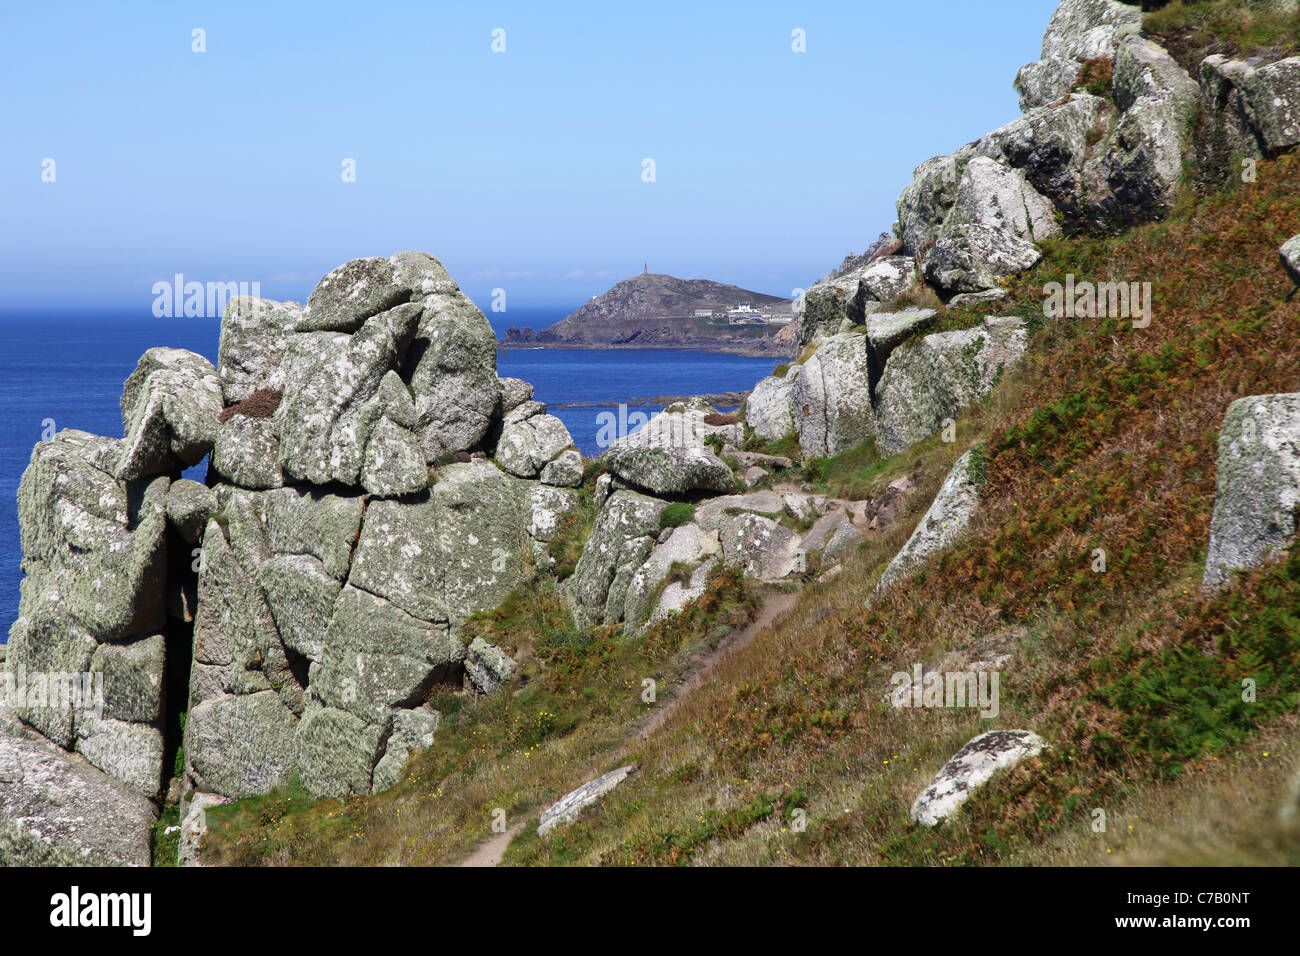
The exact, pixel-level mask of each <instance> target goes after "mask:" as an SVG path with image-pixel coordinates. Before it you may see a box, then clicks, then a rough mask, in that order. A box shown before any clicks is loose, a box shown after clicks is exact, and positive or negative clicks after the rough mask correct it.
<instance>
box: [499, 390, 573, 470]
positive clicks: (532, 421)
mask: <svg viewBox="0 0 1300 956" xmlns="http://www.w3.org/2000/svg"><path fill="white" fill-rule="evenodd" d="M534 404H540V403H533V402H526V403H524V404H523V405H521V406H519V407H518V408H517V409H515V410H514V411H512V412H509V413H507V415H506V416H505V419H504V421H503V423H502V428H501V438H500V440H498V442H497V450H496V460H497V464H499V465H500V466H501V467H502V468H504V469H505V470H506V471H508V472H510V474H512V475H515V476H516V477H519V478H536V477H537V476H538V475H539V474H541V472H542V470H543V469H544V468H545V467H546V466H547V465H548V464H550V463H551V462H552V461H553V460H554V459H555V458H556V457H558V456H559V454H560V452H562V451H566V450H567V449H569V448H572V447H573V436H572V435H570V434H569V429H568V428H566V427H565V425H564V422H562V421H560V420H559V419H558V418H556V417H555V416H554V415H547V414H546V413H545V408H546V406H545V405H542V406H541V408H542V411H540V412H537V413H535V414H529V412H531V411H533V409H532V408H531V407H530V406H532V405H534Z"/></svg>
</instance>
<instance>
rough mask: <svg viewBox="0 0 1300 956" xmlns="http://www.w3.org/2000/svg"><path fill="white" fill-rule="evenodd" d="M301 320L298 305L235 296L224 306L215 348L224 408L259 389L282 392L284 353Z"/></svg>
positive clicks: (295, 303)
mask: <svg viewBox="0 0 1300 956" xmlns="http://www.w3.org/2000/svg"><path fill="white" fill-rule="evenodd" d="M301 318H302V306H301V305H300V304H299V303H297V302H273V301H271V300H270V299H255V298H253V297H252V296H242V295H241V296H235V297H234V298H232V299H230V300H229V301H228V302H227V303H226V313H225V315H224V316H223V317H222V319H221V341H220V344H219V345H218V346H217V375H218V377H219V378H220V379H221V391H222V394H223V395H224V396H225V400H226V404H227V405H234V404H235V403H236V402H242V401H245V400H246V399H248V398H249V397H250V396H251V395H252V394H253V393H254V392H255V391H257V390H258V389H259V388H268V389H283V388H284V367H283V365H282V363H283V361H284V353H285V350H286V349H287V348H288V345H289V339H290V337H291V336H292V334H293V330H294V326H295V325H296V324H297V323H298V321H299V319H301Z"/></svg>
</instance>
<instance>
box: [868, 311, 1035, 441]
mask: <svg viewBox="0 0 1300 956" xmlns="http://www.w3.org/2000/svg"><path fill="white" fill-rule="evenodd" d="M1027 343H1028V334H1027V332H1026V330H1025V324H1024V322H1023V321H1022V320H1020V319H1017V318H989V319H986V320H985V321H984V323H983V324H982V325H978V326H975V327H974V328H971V329H963V330H959V331H954V332H942V333H937V334H933V335H927V336H925V337H924V338H923V339H921V341H920V342H916V343H914V344H909V345H904V346H900V347H899V348H897V349H895V350H894V352H893V354H892V355H890V357H889V361H888V362H886V363H885V372H884V374H883V375H882V376H881V378H880V382H879V385H878V386H877V388H876V443H877V445H878V446H879V448H880V451H881V453H882V454H885V455H893V454H896V453H897V452H900V451H902V450H903V449H905V448H907V447H909V446H910V445H914V444H916V443H917V442H919V441H924V440H925V439H926V438H929V437H930V436H931V435H933V434H934V433H935V432H937V431H939V429H940V428H941V427H942V426H943V422H944V421H945V420H946V419H949V418H955V417H956V415H957V413H958V412H959V411H960V410H961V409H963V408H965V407H966V406H967V405H969V404H971V403H972V402H975V401H978V400H979V399H981V398H983V397H984V396H985V395H987V394H988V393H989V392H990V391H992V390H993V388H994V387H995V386H996V385H997V383H998V382H999V381H1000V380H1001V378H1002V375H1003V374H1004V373H1005V372H1006V371H1008V370H1009V369H1011V368H1013V367H1014V366H1015V365H1016V364H1017V363H1018V362H1019V361H1020V360H1021V358H1022V357H1023V356H1024V352H1025V348H1026V345H1027Z"/></svg>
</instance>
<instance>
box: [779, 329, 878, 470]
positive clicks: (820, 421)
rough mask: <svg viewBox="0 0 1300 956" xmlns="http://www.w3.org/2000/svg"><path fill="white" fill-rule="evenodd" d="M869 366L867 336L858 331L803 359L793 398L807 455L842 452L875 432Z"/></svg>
mask: <svg viewBox="0 0 1300 956" xmlns="http://www.w3.org/2000/svg"><path fill="white" fill-rule="evenodd" d="M868 369H869V363H868V358H867V337H866V336H865V335H861V334H859V333H856V332H845V333H841V334H840V335H835V336H832V337H831V338H829V339H827V340H826V341H825V342H823V343H822V345H821V347H820V348H818V350H817V351H816V352H815V353H814V354H813V356H812V357H811V358H810V359H808V361H806V362H805V363H804V364H803V370H802V371H801V372H800V374H799V377H798V378H796V379H795V382H794V386H793V388H792V389H791V392H790V398H791V406H792V409H793V415H794V424H795V429H796V431H797V432H798V434H799V447H800V448H802V449H803V452H804V454H805V455H808V456H811V457H819V458H820V457H826V456H829V455H837V454H839V453H840V452H842V451H847V450H848V449H849V448H852V447H853V446H854V445H858V444H860V443H861V442H863V441H865V440H866V439H868V438H870V437H871V436H872V435H873V434H874V432H875V428H876V419H875V413H874V412H873V411H872V407H871V388H870V375H869V372H868Z"/></svg>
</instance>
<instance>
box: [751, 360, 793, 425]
mask: <svg viewBox="0 0 1300 956" xmlns="http://www.w3.org/2000/svg"><path fill="white" fill-rule="evenodd" d="M801 368H802V366H799V367H797V368H794V369H791V370H790V371H789V372H788V373H787V374H786V375H769V376H768V377H767V378H765V379H763V380H762V381H760V382H759V383H758V384H757V385H755V386H754V390H753V391H752V392H750V393H749V398H748V399H747V400H746V402H745V424H746V425H748V426H749V427H750V428H752V429H753V430H754V434H755V435H757V436H758V437H759V438H761V439H763V440H764V441H780V440H781V439H782V438H786V437H788V436H789V435H791V434H792V433H793V432H794V430H795V429H794V413H793V410H792V408H793V406H792V405H791V389H792V387H793V386H794V380H795V379H796V378H798V377H799V370H800V369H801Z"/></svg>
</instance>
